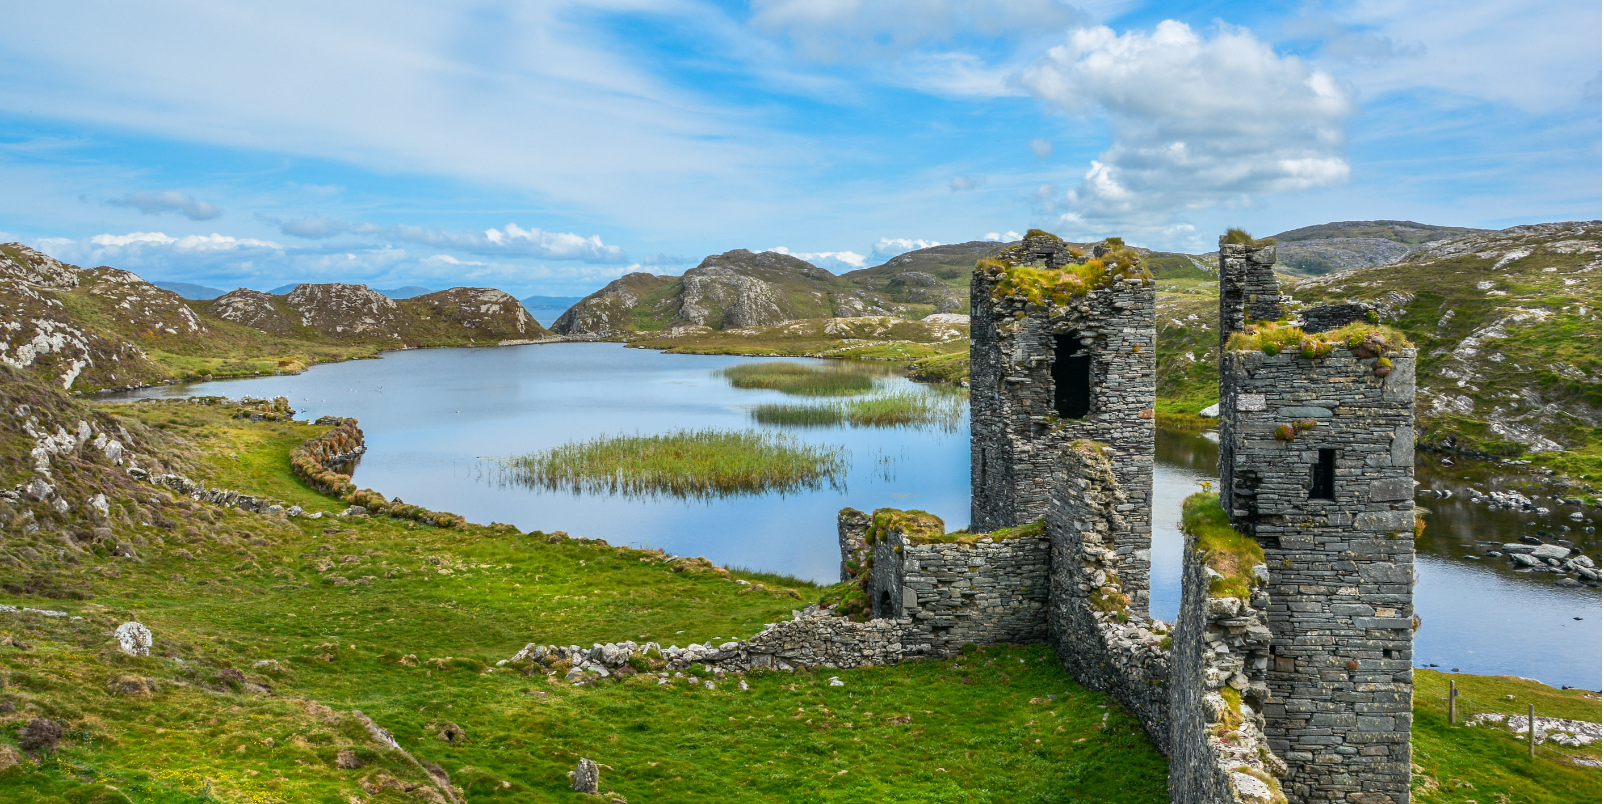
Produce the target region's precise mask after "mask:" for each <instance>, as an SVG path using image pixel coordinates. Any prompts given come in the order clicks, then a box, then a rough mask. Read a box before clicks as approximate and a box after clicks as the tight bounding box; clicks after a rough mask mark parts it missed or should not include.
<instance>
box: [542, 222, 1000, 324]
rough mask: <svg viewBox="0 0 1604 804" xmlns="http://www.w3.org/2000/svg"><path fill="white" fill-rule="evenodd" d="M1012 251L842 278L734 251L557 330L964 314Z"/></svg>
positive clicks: (946, 254) (791, 260)
mask: <svg viewBox="0 0 1604 804" xmlns="http://www.w3.org/2000/svg"><path fill="white" fill-rule="evenodd" d="M1005 245H1007V244H1004V243H993V242H989V241H978V242H974V243H961V244H958V245H953V246H935V247H932V248H927V249H919V250H917V251H911V252H908V253H906V254H901V255H898V256H896V257H893V258H891V259H890V260H889V261H887V262H886V263H885V264H884V265H879V266H875V267H874V268H866V269H863V270H859V271H852V272H850V273H847V274H842V275H840V276H836V275H835V274H832V273H830V272H829V271H826V270H824V269H823V268H820V267H818V266H816V265H813V264H812V263H809V262H806V261H804V260H801V259H798V258H796V257H793V256H790V255H787V254H780V253H777V252H772V251H763V252H752V251H747V250H746V249H736V250H734V251H727V252H724V253H723V254H714V255H712V256H710V257H708V258H707V259H704V260H702V263H701V264H700V265H698V266H697V267H695V268H692V269H691V270H689V271H686V272H685V275H684V276H679V277H665V276H652V275H649V274H630V275H628V276H625V277H623V278H620V279H618V280H615V281H613V282H612V283H610V284H608V285H607V287H605V288H602V289H601V290H599V291H597V292H596V293H593V294H591V295H590V296H587V297H585V298H584V299H583V300H581V301H580V302H579V303H578V304H576V305H574V306H573V307H572V308H570V309H569V310H568V312H566V313H564V314H563V315H562V317H560V318H558V319H557V321H556V323H555V324H553V325H552V330H553V331H555V332H558V333H560V334H563V335H570V336H574V335H586V336H593V337H597V338H630V337H633V335H634V333H637V332H653V331H663V332H671V331H673V330H675V329H676V328H684V327H708V328H710V329H713V330H728V329H753V328H757V327H764V326H773V325H775V324H782V323H786V322H791V321H797V320H802V319H809V320H814V319H828V318H866V317H876V316H887V317H891V316H894V317H898V318H905V319H920V318H923V317H925V316H927V315H930V314H931V313H963V312H966V311H967V310H968V293H967V286H968V278H969V272H970V271H971V270H972V269H973V268H974V265H975V260H977V259H979V258H981V257H986V256H990V255H992V254H995V253H996V252H997V251H999V250H1001V249H1002V248H1003V247H1004V246H1005Z"/></svg>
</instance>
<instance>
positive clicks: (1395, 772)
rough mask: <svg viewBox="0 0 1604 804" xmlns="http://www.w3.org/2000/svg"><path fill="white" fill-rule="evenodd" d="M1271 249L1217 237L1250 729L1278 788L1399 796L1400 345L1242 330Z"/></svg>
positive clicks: (1228, 483)
mask: <svg viewBox="0 0 1604 804" xmlns="http://www.w3.org/2000/svg"><path fill="white" fill-rule="evenodd" d="M1274 255H1275V252H1274V246H1268V247H1255V246H1251V245H1247V246H1244V245H1227V244H1224V243H1223V238H1222V245H1221V248H1220V278H1221V279H1220V315H1221V320H1220V332H1221V336H1222V341H1221V342H1222V344H1223V345H1225V348H1223V349H1222V350H1221V359H1220V500H1221V505H1222V507H1224V508H1226V510H1227V511H1228V512H1229V514H1230V519H1231V523H1232V524H1233V525H1234V526H1235V527H1236V528H1237V529H1238V530H1240V531H1241V532H1243V533H1244V534H1246V535H1248V536H1251V537H1253V538H1254V539H1255V540H1256V541H1257V542H1258V543H1259V545H1260V546H1261V547H1263V549H1264V554H1265V565H1266V567H1267V569H1268V577H1269V579H1268V582H1267V583H1266V584H1265V590H1266V591H1267V593H1268V601H1269V628H1270V631H1271V634H1272V638H1271V651H1270V653H1271V655H1270V657H1269V659H1270V662H1269V666H1268V667H1267V668H1266V671H1267V673H1266V677H1267V682H1268V685H1269V688H1270V697H1269V699H1268V700H1267V702H1266V704H1265V706H1264V720H1265V728H1264V732H1265V736H1266V738H1267V739H1268V742H1269V745H1270V748H1271V750H1272V751H1273V752H1274V753H1275V754H1276V755H1277V756H1279V757H1280V758H1281V759H1282V760H1284V761H1285V763H1286V765H1287V775H1286V777H1285V778H1284V779H1282V788H1283V790H1284V791H1285V792H1286V794H1287V796H1288V798H1289V799H1291V800H1292V801H1294V802H1325V801H1342V802H1354V803H1355V804H1404V803H1405V802H1407V801H1409V760H1410V743H1409V729H1410V725H1411V714H1410V703H1411V695H1412V684H1413V676H1412V671H1411V667H1412V665H1411V659H1412V645H1413V628H1412V617H1413V615H1414V606H1413V574H1414V552H1415V551H1414V539H1413V536H1414V524H1415V515H1414V488H1413V487H1414V398H1415V385H1414V370H1415V352H1414V350H1413V349H1412V348H1406V347H1403V346H1401V345H1399V344H1389V343H1388V342H1387V339H1386V337H1385V336H1384V335H1383V334H1381V333H1379V332H1375V331H1372V332H1368V333H1366V332H1361V331H1358V330H1357V329H1356V330H1355V331H1353V332H1346V331H1345V332H1344V333H1343V334H1341V335H1338V334H1337V333H1335V332H1329V333H1324V334H1316V333H1312V332H1311V333H1309V337H1305V338H1304V339H1303V340H1302V342H1301V343H1300V344H1285V345H1281V346H1279V347H1277V346H1275V345H1274V344H1272V345H1270V346H1265V345H1264V342H1265V341H1267V340H1269V341H1273V340H1274V339H1273V338H1266V337H1265V335H1266V334H1267V333H1265V332H1263V331H1260V332H1258V333H1253V332H1244V326H1243V320H1244V318H1246V319H1249V320H1255V321H1256V320H1261V319H1270V320H1273V319H1274V318H1275V317H1276V315H1277V312H1278V311H1277V310H1275V309H1273V308H1272V302H1270V301H1267V300H1270V299H1275V298H1276V297H1277V293H1278V291H1277V289H1276V287H1275V279H1274V275H1273V274H1272V273H1271V266H1273V264H1274V262H1275V256H1274ZM1315 318H1318V317H1311V320H1313V319H1315ZM1361 328H1362V327H1361ZM1246 329H1248V330H1257V329H1259V328H1258V327H1248V328H1246ZM1233 332H1243V335H1242V336H1240V339H1239V340H1238V341H1237V342H1236V343H1235V344H1234V346H1235V347H1236V348H1232V347H1233V344H1232V343H1228V341H1229V340H1230V336H1231V334H1232V333H1233ZM1255 335H1256V336H1257V339H1256V340H1249V339H1250V338H1253V337H1254V336H1255Z"/></svg>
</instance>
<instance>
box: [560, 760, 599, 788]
mask: <svg viewBox="0 0 1604 804" xmlns="http://www.w3.org/2000/svg"><path fill="white" fill-rule="evenodd" d="M568 776H569V778H570V779H572V783H571V784H569V785H568V789H570V790H574V791H577V792H580V793H590V794H592V795H594V794H596V792H598V790H599V789H600V785H601V769H600V768H598V767H596V763H595V762H594V761H592V760H591V759H590V758H589V757H580V758H579V764H578V766H576V767H575V768H574V769H573V771H572V772H570V773H569V774H568Z"/></svg>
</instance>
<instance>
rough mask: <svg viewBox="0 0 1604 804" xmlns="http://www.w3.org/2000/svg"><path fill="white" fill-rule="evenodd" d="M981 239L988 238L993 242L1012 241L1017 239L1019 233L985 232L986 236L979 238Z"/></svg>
mask: <svg viewBox="0 0 1604 804" xmlns="http://www.w3.org/2000/svg"><path fill="white" fill-rule="evenodd" d="M981 239H982V240H990V241H991V242H993V243H1012V242H1014V241H1015V240H1018V239H1019V233H1018V232H1005V233H1003V234H998V233H996V232H987V233H986V236H985V237H983V238H981Z"/></svg>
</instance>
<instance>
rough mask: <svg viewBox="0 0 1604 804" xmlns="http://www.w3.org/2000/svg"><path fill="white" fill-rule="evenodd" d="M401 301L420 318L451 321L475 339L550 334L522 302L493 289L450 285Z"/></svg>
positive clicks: (523, 337) (405, 307) (506, 339)
mask: <svg viewBox="0 0 1604 804" xmlns="http://www.w3.org/2000/svg"><path fill="white" fill-rule="evenodd" d="M400 304H401V306H402V307H403V308H404V309H408V310H409V311H411V312H412V314H413V315H414V316H417V317H418V318H420V319H422V321H425V322H432V323H434V324H436V325H438V324H440V323H444V322H450V323H451V324H453V325H455V326H456V327H459V328H460V329H461V330H462V331H463V332H466V333H468V335H469V337H471V338H474V339H475V340H478V341H509V340H525V339H529V338H540V337H544V336H546V335H549V334H550V333H549V332H547V330H546V329H545V328H544V327H542V326H540V324H538V323H536V322H535V319H534V318H532V317H530V315H529V312H528V311H527V310H525V309H524V306H523V304H522V303H521V302H519V301H518V300H517V299H515V298H513V297H512V296H511V295H510V294H507V293H505V292H503V291H499V290H496V289H494V288H451V289H450V290H442V291H438V292H435V293H426V294H423V295H421V296H415V297H413V298H410V299H406V300H403V301H402V302H400Z"/></svg>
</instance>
